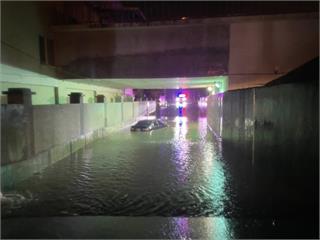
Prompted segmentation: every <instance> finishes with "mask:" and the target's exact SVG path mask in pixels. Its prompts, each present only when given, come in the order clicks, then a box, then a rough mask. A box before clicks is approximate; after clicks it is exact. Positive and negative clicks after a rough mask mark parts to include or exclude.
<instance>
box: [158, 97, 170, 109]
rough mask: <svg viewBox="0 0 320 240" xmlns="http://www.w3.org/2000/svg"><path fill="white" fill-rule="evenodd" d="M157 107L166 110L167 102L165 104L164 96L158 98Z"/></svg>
mask: <svg viewBox="0 0 320 240" xmlns="http://www.w3.org/2000/svg"><path fill="white" fill-rule="evenodd" d="M159 106H160V107H161V108H166V107H168V102H167V100H166V97H165V96H160V98H159Z"/></svg>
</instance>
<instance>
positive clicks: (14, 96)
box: [1, 88, 35, 164]
mask: <svg viewBox="0 0 320 240" xmlns="http://www.w3.org/2000/svg"><path fill="white" fill-rule="evenodd" d="M3 93H4V94H7V96H8V104H7V105H3V106H2V107H1V108H2V109H1V115H2V116H1V120H2V122H1V130H2V131H1V139H2V141H1V154H2V161H1V163H2V164H4V163H12V162H16V161H21V160H25V159H27V158H29V157H32V156H33V155H34V152H35V151H34V130H33V126H34V123H33V108H32V94H35V93H34V92H31V90H30V89H28V88H9V89H8V91H5V92H3Z"/></svg>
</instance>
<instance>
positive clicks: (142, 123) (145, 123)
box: [136, 120, 152, 127]
mask: <svg viewBox="0 0 320 240" xmlns="http://www.w3.org/2000/svg"><path fill="white" fill-rule="evenodd" d="M151 123H152V121H150V120H142V121H139V122H137V124H136V126H137V127H147V126H149V125H150V124H151Z"/></svg>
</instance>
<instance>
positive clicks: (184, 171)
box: [173, 116, 191, 183]
mask: <svg viewBox="0 0 320 240" xmlns="http://www.w3.org/2000/svg"><path fill="white" fill-rule="evenodd" d="M187 122H188V119H187V117H184V116H179V117H176V118H175V123H176V125H175V129H174V140H173V147H174V153H175V158H174V161H175V166H176V170H177V174H178V178H179V182H180V183H185V182H186V180H187V177H188V174H189V172H188V167H189V161H190V157H189V154H190V144H191V143H190V141H189V140H188V139H187V138H186V135H187V133H188V126H187Z"/></svg>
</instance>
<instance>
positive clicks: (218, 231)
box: [198, 118, 232, 239]
mask: <svg viewBox="0 0 320 240" xmlns="http://www.w3.org/2000/svg"><path fill="white" fill-rule="evenodd" d="M198 131H199V136H200V139H199V147H200V152H201V153H202V154H203V156H202V159H203V162H202V164H203V168H202V169H203V173H204V178H205V179H206V181H205V182H206V184H207V189H208V191H209V194H210V196H211V200H212V202H211V203H212V208H213V209H214V215H216V216H217V215H218V216H219V217H214V218H211V219H210V220H208V221H206V225H207V229H210V231H211V232H212V234H213V239H230V236H232V231H231V230H230V223H229V221H228V220H227V219H226V218H225V217H223V214H224V208H225V206H224V201H225V200H226V199H227V194H226V191H225V186H226V177H225V169H224V167H223V162H222V161H221V160H220V153H221V151H222V149H221V143H220V142H219V144H218V145H217V149H215V147H214V145H213V142H212V141H208V140H207V138H208V137H209V136H208V134H210V132H208V127H207V118H199V119H198ZM221 215H222V216H221Z"/></svg>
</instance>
